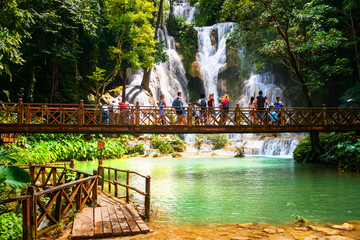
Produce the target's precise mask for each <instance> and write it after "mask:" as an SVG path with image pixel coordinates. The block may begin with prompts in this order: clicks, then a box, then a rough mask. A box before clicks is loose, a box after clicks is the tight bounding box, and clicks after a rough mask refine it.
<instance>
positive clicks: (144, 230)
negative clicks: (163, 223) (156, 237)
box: [126, 204, 150, 233]
mask: <svg viewBox="0 0 360 240" xmlns="http://www.w3.org/2000/svg"><path fill="white" fill-rule="evenodd" d="M126 207H127V208H128V209H129V212H130V213H131V215H132V216H133V218H134V220H135V222H136V224H137V225H138V226H139V228H140V231H141V233H147V232H149V231H150V228H149V227H148V226H147V225H146V224H145V223H144V221H143V220H142V218H141V217H140V215H139V214H138V212H137V211H136V210H135V208H134V207H133V206H132V205H131V204H127V205H126Z"/></svg>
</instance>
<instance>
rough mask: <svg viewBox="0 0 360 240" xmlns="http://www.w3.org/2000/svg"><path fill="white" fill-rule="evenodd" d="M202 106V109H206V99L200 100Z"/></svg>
mask: <svg viewBox="0 0 360 240" xmlns="http://www.w3.org/2000/svg"><path fill="white" fill-rule="evenodd" d="M200 106H201V108H206V99H205V98H201V99H200Z"/></svg>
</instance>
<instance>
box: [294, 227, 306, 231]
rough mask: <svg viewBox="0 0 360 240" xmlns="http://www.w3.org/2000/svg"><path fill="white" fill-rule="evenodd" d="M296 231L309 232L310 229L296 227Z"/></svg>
mask: <svg viewBox="0 0 360 240" xmlns="http://www.w3.org/2000/svg"><path fill="white" fill-rule="evenodd" d="M294 229H296V230H298V231H309V229H308V228H307V227H294Z"/></svg>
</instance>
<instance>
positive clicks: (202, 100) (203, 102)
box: [198, 93, 207, 124]
mask: <svg viewBox="0 0 360 240" xmlns="http://www.w3.org/2000/svg"><path fill="white" fill-rule="evenodd" d="M198 103H199V105H200V107H201V110H200V115H199V120H200V123H203V124H205V123H206V107H207V100H206V99H205V93H201V94H200V99H199V101H198Z"/></svg>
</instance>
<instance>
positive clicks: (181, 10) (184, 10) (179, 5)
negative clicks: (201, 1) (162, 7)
mask: <svg viewBox="0 0 360 240" xmlns="http://www.w3.org/2000/svg"><path fill="white" fill-rule="evenodd" d="M195 13H196V7H191V6H190V4H189V3H188V2H187V1H186V0H183V1H178V2H175V3H174V14H175V15H176V16H179V17H182V18H184V19H185V21H186V22H187V23H192V21H193V20H194V16H195Z"/></svg>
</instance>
